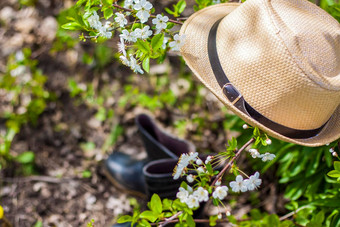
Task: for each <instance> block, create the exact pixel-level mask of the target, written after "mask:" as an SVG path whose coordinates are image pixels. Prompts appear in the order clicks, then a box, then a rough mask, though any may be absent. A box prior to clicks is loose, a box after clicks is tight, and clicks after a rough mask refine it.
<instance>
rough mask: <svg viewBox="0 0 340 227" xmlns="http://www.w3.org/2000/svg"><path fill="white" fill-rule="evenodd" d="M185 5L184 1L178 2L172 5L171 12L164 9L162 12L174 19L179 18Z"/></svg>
mask: <svg viewBox="0 0 340 227" xmlns="http://www.w3.org/2000/svg"><path fill="white" fill-rule="evenodd" d="M186 5H187V3H186V1H185V0H179V1H178V2H177V3H176V4H174V5H172V7H173V10H171V9H169V8H165V9H164V10H165V11H166V12H167V13H168V14H170V15H173V16H174V17H179V16H180V15H181V13H182V12H183V11H184V9H185V7H186Z"/></svg>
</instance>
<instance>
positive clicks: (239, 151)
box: [211, 138, 255, 186]
mask: <svg viewBox="0 0 340 227" xmlns="http://www.w3.org/2000/svg"><path fill="white" fill-rule="evenodd" d="M254 141H255V139H254V138H251V139H250V140H249V141H248V142H247V143H245V144H244V145H243V146H242V147H241V148H240V149H239V150H238V151H237V152H236V154H235V156H234V157H232V159H231V160H230V161H229V163H228V164H227V165H226V166H225V167H224V168H223V169H222V171H221V172H219V174H218V175H217V176H216V178H215V180H214V181H213V182H212V184H211V186H214V185H215V184H216V182H217V181H218V180H219V179H220V178H221V177H222V176H223V174H224V173H225V172H226V171H227V170H228V168H229V167H230V166H231V165H232V164H233V162H234V161H235V159H236V158H238V156H240V154H241V153H242V151H243V150H244V149H246V148H247V147H248V146H249V145H250V144H251V143H253V142H254Z"/></svg>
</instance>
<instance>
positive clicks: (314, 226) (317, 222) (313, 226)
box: [307, 211, 325, 227]
mask: <svg viewBox="0 0 340 227" xmlns="http://www.w3.org/2000/svg"><path fill="white" fill-rule="evenodd" d="M324 220H325V213H324V212H323V211H320V212H319V213H317V214H316V215H315V216H313V218H312V220H311V221H310V222H309V223H308V224H307V227H319V226H322V222H323V221H324Z"/></svg>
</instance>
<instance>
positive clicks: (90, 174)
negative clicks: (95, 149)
mask: <svg viewBox="0 0 340 227" xmlns="http://www.w3.org/2000/svg"><path fill="white" fill-rule="evenodd" d="M82 176H83V178H90V177H91V176H92V173H91V171H90V170H84V171H83V173H82Z"/></svg>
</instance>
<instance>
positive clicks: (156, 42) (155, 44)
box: [151, 33, 164, 51]
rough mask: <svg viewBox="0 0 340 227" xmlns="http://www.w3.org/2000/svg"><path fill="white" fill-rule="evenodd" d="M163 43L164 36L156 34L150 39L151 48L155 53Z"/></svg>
mask: <svg viewBox="0 0 340 227" xmlns="http://www.w3.org/2000/svg"><path fill="white" fill-rule="evenodd" d="M163 41H164V34H163V33H161V34H157V35H155V36H154V37H152V39H151V47H152V49H153V51H157V50H158V49H159V48H161V47H162V45H163Z"/></svg>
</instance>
